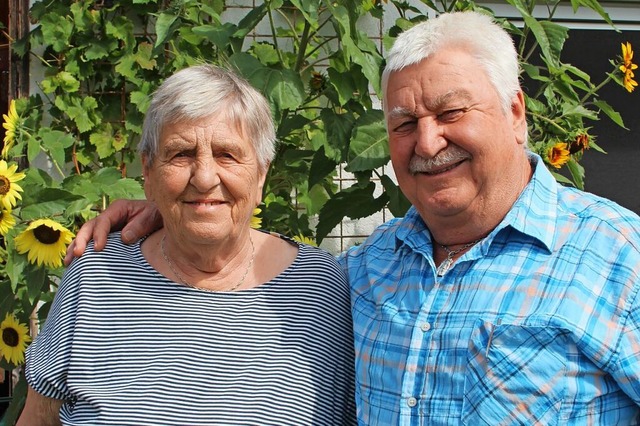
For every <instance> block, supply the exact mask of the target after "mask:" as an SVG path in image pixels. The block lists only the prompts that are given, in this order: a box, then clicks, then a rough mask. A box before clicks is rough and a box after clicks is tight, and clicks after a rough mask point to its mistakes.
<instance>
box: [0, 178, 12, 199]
mask: <svg viewBox="0 0 640 426" xmlns="http://www.w3.org/2000/svg"><path fill="white" fill-rule="evenodd" d="M10 189H11V181H10V180H9V179H7V177H6V176H0V195H6V194H8V193H9V190H10Z"/></svg>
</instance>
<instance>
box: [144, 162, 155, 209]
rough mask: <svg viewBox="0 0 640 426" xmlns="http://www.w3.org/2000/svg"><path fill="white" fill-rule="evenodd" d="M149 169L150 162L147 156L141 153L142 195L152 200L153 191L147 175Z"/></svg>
mask: <svg viewBox="0 0 640 426" xmlns="http://www.w3.org/2000/svg"><path fill="white" fill-rule="evenodd" d="M150 169H151V164H150V163H149V158H148V157H147V155H146V154H142V179H143V185H142V186H143V188H144V195H145V197H146V198H147V200H149V201H153V191H152V188H151V179H150V177H149V173H150Z"/></svg>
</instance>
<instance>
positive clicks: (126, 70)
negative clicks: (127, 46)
mask: <svg viewBox="0 0 640 426" xmlns="http://www.w3.org/2000/svg"><path fill="white" fill-rule="evenodd" d="M135 63H136V55H133V54H127V55H124V56H123V57H122V58H120V60H119V61H118V62H117V63H116V67H115V71H116V72H117V73H119V74H120V75H122V76H123V77H126V78H127V79H128V80H129V81H131V82H132V83H135V84H137V85H139V84H140V83H141V82H142V81H141V79H140V78H139V77H138V76H137V75H136V72H135V70H134V65H135Z"/></svg>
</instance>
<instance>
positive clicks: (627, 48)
mask: <svg viewBox="0 0 640 426" xmlns="http://www.w3.org/2000/svg"><path fill="white" fill-rule="evenodd" d="M632 61H633V49H632V47H631V43H629V42H626V43H622V65H620V71H622V74H623V76H622V77H623V78H622V85H623V86H624V88H625V89H627V91H628V92H629V93H631V92H633V90H634V89H635V88H636V86H637V85H638V83H637V82H636V81H635V80H634V79H633V77H635V75H634V73H633V70H635V69H637V68H638V65H636V64H634V63H633V62H632Z"/></svg>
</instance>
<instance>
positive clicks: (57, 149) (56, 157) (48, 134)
mask: <svg viewBox="0 0 640 426" xmlns="http://www.w3.org/2000/svg"><path fill="white" fill-rule="evenodd" d="M38 136H40V138H41V139H42V146H43V148H44V149H45V150H46V151H47V153H48V154H49V156H51V159H52V160H53V161H54V162H55V163H56V164H58V165H59V166H62V165H64V164H65V154H64V150H65V148H68V147H70V146H71V145H73V143H74V142H75V139H74V137H73V136H72V135H70V134H68V133H64V132H61V131H59V130H52V129H50V128H46V127H45V128H41V129H40V131H39V132H38Z"/></svg>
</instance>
